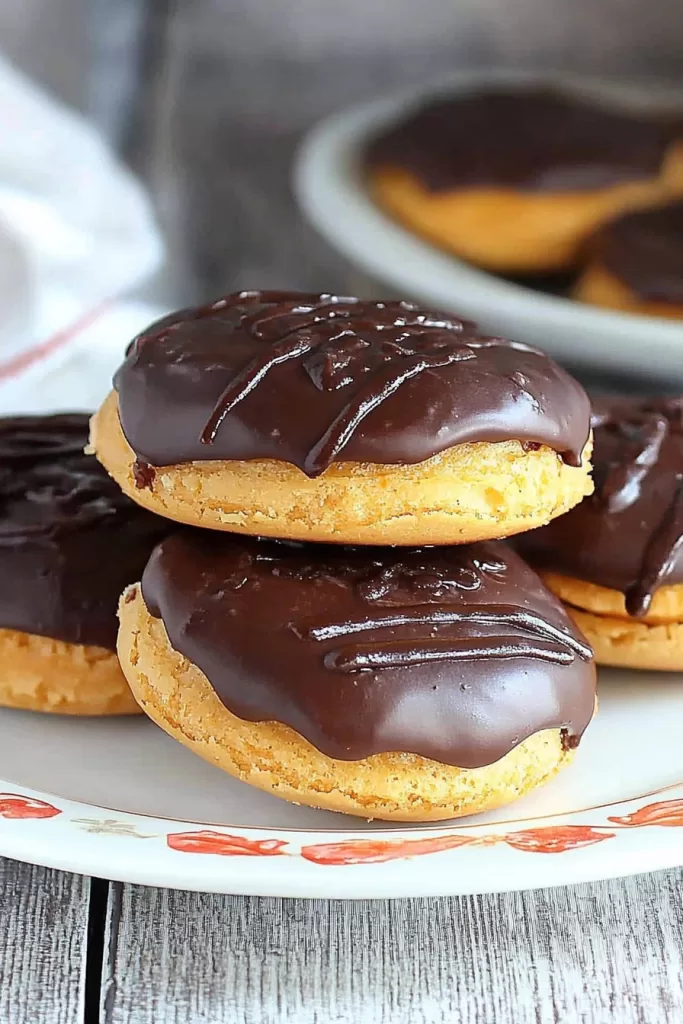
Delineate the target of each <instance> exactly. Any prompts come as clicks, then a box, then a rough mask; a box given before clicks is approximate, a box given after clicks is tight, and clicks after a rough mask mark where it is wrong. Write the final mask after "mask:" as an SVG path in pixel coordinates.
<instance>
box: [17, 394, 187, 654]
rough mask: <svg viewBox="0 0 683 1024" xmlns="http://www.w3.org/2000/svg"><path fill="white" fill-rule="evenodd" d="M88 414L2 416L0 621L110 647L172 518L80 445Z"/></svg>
mask: <svg viewBox="0 0 683 1024" xmlns="http://www.w3.org/2000/svg"><path fill="white" fill-rule="evenodd" d="M88 419H89V417H88V416H87V415H85V414H81V413H73V414H63V415H57V416H43V417H40V416H35V417H34V416H19V417H16V418H9V419H0V578H1V579H2V587H1V588H0V627H1V628H4V629H16V630H21V631H22V632H25V633H34V634H38V635H39V636H47V637H52V638H53V639H55V640H65V641H67V642H68V643H78V644H94V645H96V646H99V647H106V648H108V649H109V650H111V651H114V650H116V632H117V620H116V608H117V604H118V599H119V597H120V595H121V593H122V591H123V590H124V589H125V587H126V586H127V585H128V584H129V583H132V582H134V581H135V580H137V579H139V578H140V573H141V572H142V570H143V568H144V566H145V563H146V561H147V558H148V557H149V553H150V551H151V550H152V548H153V546H154V545H155V544H156V543H157V542H158V541H159V540H161V538H162V537H163V536H164V535H165V534H166V533H167V532H168V529H169V526H168V524H167V523H166V522H165V521H164V520H163V519H160V518H159V517H158V516H154V515H152V513H151V512H146V511H145V510H144V509H141V508H138V506H137V505H135V504H134V503H133V502H132V501H130V500H129V499H128V498H126V497H124V495H123V494H122V493H121V491H120V489H119V487H118V485H117V484H115V483H114V481H113V480H112V479H111V478H110V477H109V476H108V475H107V473H106V472H105V470H104V469H103V468H102V467H101V466H100V464H99V463H98V462H97V460H96V459H95V458H94V456H92V455H85V454H84V452H83V448H84V447H85V445H86V444H87V441H88Z"/></svg>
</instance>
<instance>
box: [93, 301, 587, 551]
mask: <svg viewBox="0 0 683 1024" xmlns="http://www.w3.org/2000/svg"><path fill="white" fill-rule="evenodd" d="M115 387H116V394H115V395H112V396H110V398H109V399H108V400H107V402H106V403H105V405H104V406H103V408H102V410H100V412H99V413H98V415H97V416H96V418H95V420H94V423H93V443H94V446H95V449H96V451H97V454H98V457H99V458H100V459H101V460H102V462H103V463H104V464H105V466H107V468H108V469H109V471H110V472H111V473H112V475H113V476H114V477H115V478H116V480H117V481H118V482H119V484H120V485H121V486H122V487H123V488H124V490H126V491H127V493H129V494H130V496H131V497H133V498H134V499H135V500H137V501H139V502H140V503H142V504H146V505H147V506H148V507H150V508H152V509H154V510H156V511H160V512H163V513H164V514H166V515H169V516H170V517H172V518H175V519H178V520H179V521H181V522H187V523H190V524H192V525H203V526H210V527H212V528H214V529H228V530H232V531H238V532H245V533H254V534H259V533H261V534H267V535H269V536H278V537H286V538H290V539H305V540H320V541H328V540H333V541H339V542H361V543H366V542H368V543H371V542H375V541H379V542H384V543H413V542H416V541H419V542H420V543H431V542H446V543H447V542H450V541H453V540H473V539H482V538H483V537H488V536H494V535H496V536H498V535H501V534H505V533H508V532H515V530H517V529H520V528H525V527H528V526H531V525H536V524H535V523H534V522H533V519H534V518H538V519H541V520H543V519H547V518H549V517H550V516H551V515H553V514H557V513H558V512H560V511H562V510H563V509H564V508H565V507H568V506H569V505H571V504H574V503H575V502H576V501H577V500H579V498H580V497H581V496H582V495H583V493H585V491H586V489H587V487H588V486H589V485H588V483H587V472H586V467H585V466H582V464H581V462H582V454H583V453H584V449H585V448H586V443H587V440H588V433H589V425H588V416H589V406H588V400H587V398H586V396H585V394H584V392H583V390H582V389H581V387H580V386H579V385H578V384H577V383H576V381H574V380H573V379H572V378H571V377H570V376H569V375H568V374H566V373H565V372H564V371H563V370H561V369H560V368H559V367H558V366H557V365H556V364H555V363H553V362H552V360H550V359H549V358H548V357H547V356H546V355H544V354H543V353H541V352H538V351H536V350H535V349H531V348H529V347H527V346H524V345H519V344H513V343H511V342H507V341H504V340H503V339H500V338H489V337H486V336H483V335H481V334H479V333H478V332H477V329H476V327H475V325H474V324H472V323H470V322H468V321H465V320H461V319H460V318H458V317H454V316H452V315H447V314H443V313H438V312H434V311H431V310H428V309H422V308H421V307H418V306H416V305H415V304H413V303H407V302H363V301H359V300H357V299H353V298H339V297H337V296H332V295H305V294H297V293H281V292H240V293H237V294H234V295H230V296H227V297H226V298H224V299H221V300H219V301H218V302H215V303H213V304H212V305H210V306H206V307H201V308H199V309H194V310H185V311H181V312H180V313H177V314H173V315H172V316H171V317H168V318H166V319H165V320H163V321H161V322H160V323H158V324H154V325H152V326H151V327H150V328H149V330H147V331H145V332H143V334H142V335H140V336H139V337H138V338H137V339H136V340H135V341H134V342H133V344H132V345H131V347H130V349H129V351H128V354H127V357H126V360H125V362H124V364H123V365H122V367H121V368H120V370H119V371H118V373H117V375H116V378H115ZM476 446H478V448H476ZM475 448H476V450H475ZM498 456H500V459H498ZM487 457H489V458H490V459H492V460H493V462H492V464H491V465H489V466H488V468H487V471H486V474H479V473H478V467H480V466H481V465H482V460H483V461H486V458H487ZM463 460H464V461H463ZM524 465H528V466H529V467H530V475H529V482H530V483H531V488H530V491H529V493H524V489H522V492H520V490H519V486H518V484H519V476H520V475H521V473H520V471H521V470H522V469H523V467H524ZM535 466H537V467H538V471H539V475H538V483H539V484H540V482H541V481H540V477H541V476H543V486H539V488H538V490H536V489H535V484H534V482H533V467H535ZM167 467H168V468H167ZM496 469H498V470H499V474H497V473H496V472H495V470H496ZM451 476H455V477H457V478H458V481H459V483H460V485H461V486H460V487H459V490H458V494H457V496H456V494H455V492H454V489H453V480H452V479H449V477H451ZM430 491H431V494H430ZM470 491H473V492H474V493H470ZM518 498H519V500H518ZM512 504H514V505H515V506H516V507H509V505H512ZM426 516H429V517H430V519H429V522H430V523H431V527H429V526H428V524H427V521H426V519H425V517H426ZM482 531H483V532H482Z"/></svg>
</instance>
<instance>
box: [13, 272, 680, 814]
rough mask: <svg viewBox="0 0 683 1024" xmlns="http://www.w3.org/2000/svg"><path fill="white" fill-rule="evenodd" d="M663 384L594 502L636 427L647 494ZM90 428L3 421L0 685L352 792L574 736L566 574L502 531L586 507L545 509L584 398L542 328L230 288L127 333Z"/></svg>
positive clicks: (577, 435) (265, 779)
mask: <svg viewBox="0 0 683 1024" xmlns="http://www.w3.org/2000/svg"><path fill="white" fill-rule="evenodd" d="M677 409H678V407H677V406H675V405H667V406H666V407H661V408H660V407H659V406H657V409H656V411H654V412H649V411H648V412H647V414H645V412H644V413H643V415H645V420H646V425H645V427H644V428H643V429H644V430H645V433H644V434H643V443H642V444H640V442H639V441H637V440H634V441H633V445H635V447H633V445H632V447H633V452H631V449H630V448H629V452H631V454H633V453H635V455H634V467H635V468H633V470H632V471H631V470H629V474H628V475H627V476H626V477H624V478H623V479H622V477H621V476H619V473H618V472H616V473H613V474H612V476H611V477H609V480H608V484H607V489H608V491H609V494H610V495H612V498H611V499H610V500H612V501H613V502H616V503H617V505H618V506H619V508H622V506H624V503H625V502H626V504H628V500H630V498H629V496H631V497H632V495H633V493H634V488H635V490H636V491H637V490H638V487H639V486H640V481H641V480H642V479H643V474H645V473H646V472H649V469H648V467H650V468H651V467H652V465H653V464H654V462H656V461H657V459H658V458H660V456H661V458H662V459H663V460H664V461H663V463H662V467H663V472H664V473H665V478H666V482H665V484H664V483H662V486H661V487H660V486H659V484H658V488H657V490H656V496H655V498H653V501H655V502H658V501H659V498H660V491H661V497H662V499H663V500H668V498H667V495H668V494H669V490H670V489H671V487H670V484H671V481H672V480H673V477H671V473H670V471H671V467H672V465H673V461H675V459H674V456H673V455H671V451H672V450H673V449H671V448H670V445H671V444H673V443H674V441H673V440H672V438H673V437H674V434H673V433H672V432H671V430H669V428H668V427H667V426H666V424H668V423H670V422H672V421H673V419H675V417H676V416H677V415H679V414H678V412H677ZM667 417H668V418H667ZM679 418H680V417H679ZM665 421H666V422H665ZM610 422H611V421H610ZM596 423H597V421H596ZM662 424H664V425H662ZM597 429H598V433H599V435H600V436H601V432H602V431H603V429H604V430H607V429H611V428H608V426H606V425H605V424H603V421H602V420H601V421H600V422H599V424H598V426H597ZM629 429H630V428H629ZM667 430H669V432H668V433H667ZM90 436H91V450H90V453H89V454H85V453H84V451H83V449H84V447H85V446H86V444H87V437H88V417H87V416H85V415H83V414H78V415H75V414H74V415H71V414H69V415H59V416H45V417H38V418H35V417H19V418H14V419H9V420H4V421H1V422H0V495H1V496H2V515H1V516H0V569H1V570H2V573H3V578H4V583H5V586H4V589H3V593H2V597H1V598H0V626H1V627H2V628H0V650H1V651H2V654H3V673H2V680H1V681H0V704H2V705H5V706H8V707H15V708H24V709H32V710H39V711H49V712H57V713H64V714H83V715H106V714H123V713H132V712H134V711H139V709H140V708H142V710H143V711H145V712H146V713H147V714H148V715H149V716H150V717H151V718H152V719H153V720H154V721H156V722H157V723H158V724H159V725H160V726H161V727H162V728H163V729H165V730H166V731H167V732H168V733H170V734H171V735H172V736H174V737H175V738H176V739H178V740H179V741H180V742H181V743H184V744H185V745H186V746H188V747H190V748H191V749H193V750H195V751H196V752H197V753H198V754H200V755H201V756H203V757H205V758H207V759H208V760H210V761H211V762H213V763H214V764H216V765H218V766H219V767H221V768H223V769H225V770H226V771H227V772H229V773H231V774H232V775H235V776H237V777H239V778H240V779H243V780H244V781H246V782H249V783H251V784H253V785H256V786H259V787H260V788H262V789H265V790H268V791H271V792H273V793H275V794H277V795H279V796H282V797H285V798H286V799H289V800H293V801H296V802H298V803H304V804H310V805H313V806H316V807H326V808H331V809H335V810H340V811H345V812H347V813H351V814H357V815H362V816H364V817H368V818H371V817H380V818H387V819H391V818H394V819H397V820H429V819H440V818H449V817H453V816H456V815H461V814H466V813H471V812H474V811H480V810H484V809H486V808H491V807H495V806H497V805H500V804H503V803H505V802H507V801H510V800H513V799H515V798H516V797H518V796H520V795H522V794H523V793H525V792H527V791H529V790H531V789H532V788H534V787H535V786H538V785H540V784H541V783H543V782H544V781H545V780H547V779H548V778H550V777H551V776H552V775H553V774H554V773H555V772H556V771H557V770H558V769H559V768H560V767H561V766H563V765H564V764H566V763H567V762H568V761H569V760H570V759H571V757H572V756H573V751H574V749H575V748H576V746H577V744H578V742H579V740H580V737H581V735H582V733H583V731H584V730H585V728H586V727H587V725H588V724H589V722H590V720H591V718H592V715H593V711H594V703H595V670H594V666H593V661H592V652H591V649H590V647H589V646H588V644H587V643H586V641H585V640H584V638H583V636H582V634H581V633H580V632H579V631H578V629H577V627H576V626H575V624H574V622H573V621H572V618H571V617H570V615H568V614H567V611H566V610H565V608H564V606H563V604H562V603H561V600H560V599H559V598H562V599H564V600H567V599H569V601H570V603H573V604H576V603H577V602H578V601H579V598H575V596H573V595H574V592H575V591H576V588H577V586H579V584H577V583H576V582H575V583H574V590H573V591H572V593H571V594H570V593H569V591H568V590H567V588H568V587H569V588H570V589H571V584H572V580H571V579H569V580H568V579H567V577H566V576H559V575H558V573H557V572H554V573H551V574H550V575H548V583H549V585H550V587H551V588H553V589H554V590H556V592H557V594H558V595H559V598H558V597H557V596H555V595H554V594H553V593H552V592H551V590H550V589H548V588H547V587H546V585H545V584H544V582H542V580H541V578H540V577H539V576H538V575H537V574H536V572H535V571H534V569H532V568H529V566H528V565H527V564H526V563H525V562H524V561H522V559H521V557H520V555H519V554H518V553H516V552H515V551H514V550H513V548H512V546H511V545H510V544H505V543H503V542H502V540H501V538H506V537H511V536H513V535H517V536H519V535H521V534H522V532H523V531H530V530H533V531H534V532H533V533H524V536H525V537H527V536H528V537H529V538H531V540H530V541H529V552H530V557H532V556H533V552H534V551H535V550H536V549H538V550H545V549H544V545H545V547H546V548H547V547H548V545H550V546H551V547H552V545H553V544H554V543H555V542H554V541H553V540H552V537H553V534H552V533H545V532H544V531H552V530H554V529H555V526H556V525H557V528H558V529H561V527H560V525H559V523H560V522H561V523H566V524H571V522H572V521H573V520H572V517H573V516H581V515H586V516H589V517H590V516H591V515H592V512H591V509H592V506H591V505H590V504H588V505H586V504H585V503H584V504H583V505H581V507H580V509H579V510H578V511H569V510H570V509H572V507H573V506H576V505H577V504H578V503H579V502H580V501H581V499H582V498H583V497H584V496H585V495H587V494H589V493H590V492H591V489H592V484H591V481H590V477H589V464H588V454H589V447H590V443H591V440H590V422H589V404H588V400H587V398H586V395H585V394H584V392H583V391H582V389H581V388H580V386H579V385H578V384H577V383H576V381H574V380H573V379H572V378H571V377H570V376H568V375H567V374H566V373H565V372H564V371H562V370H561V369H560V368H559V367H558V366H556V365H555V364H554V363H553V362H552V361H551V360H550V359H549V358H548V357H547V356H545V355H543V354H542V353H541V352H537V351H535V350H533V349H530V348H527V347H526V346H523V345H517V344H513V343H510V342H506V341H503V340H501V339H499V338H488V337H483V336H481V335H480V334H479V333H478V332H477V330H476V327H475V325H474V324H471V323H468V322H466V321H462V320H460V319H458V318H456V317H452V316H448V315H444V314H441V313H435V312H432V311H430V310H427V309H420V308H418V307H417V306H415V305H413V304H411V303H406V302H361V301H358V300H356V299H350V298H338V297H335V296H331V295H299V294H281V293H265V292H242V293H240V294H238V295H232V296H228V297H227V298H225V299H222V300H220V301H219V302H216V303H214V304H213V305H211V306H208V307H205V308H202V309H196V310H190V311H184V312H181V313H178V314H175V315H173V316H171V317H168V318H167V319H165V320H163V321H162V322H160V323H157V324H154V325H153V326H152V327H151V328H150V329H149V330H148V331H146V332H145V333H144V334H143V335H141V336H140V337H138V338H137V339H136V340H135V341H134V343H133V344H132V345H131V347H130V348H129V350H128V353H127V356H126V359H125V361H124V363H123V366H122V367H121V368H120V370H119V371H118V373H117V375H116V379H115V391H114V392H113V393H112V394H111V395H110V396H109V398H107V400H106V401H105V402H104V404H103V406H102V408H101V409H100V410H99V412H98V413H97V414H96V415H95V416H94V418H93V419H92V422H91V435H90ZM610 436H611V435H610ZM630 436H631V435H630V434H629V437H630ZM638 436H640V435H638ZM675 437H676V438H678V437H679V434H678V433H676V434H675ZM600 443H601V445H602V441H601V442H600ZM620 443H621V442H620ZM675 443H678V442H677V441H676V442H675ZM93 452H94V453H95V454H93ZM95 456H96V457H95ZM98 460H99V461H98ZM672 460H673V461H672ZM109 474H111V475H109ZM666 474H668V475H666ZM617 478H618V479H617ZM657 479H658V480H659V479H660V478H659V477H658V478H657ZM676 479H680V477H678V478H676ZM661 480H662V481H663V480H664V477H662V478H661ZM610 481H611V482H610ZM665 491H666V494H665V493H664V492H665ZM592 500H593V499H589V501H592ZM648 507H649V506H648ZM652 507H653V508H654V504H653V506H652ZM563 513H568V515H566V516H564V517H563V518H562V519H561V520H560V521H558V520H557V518H556V517H558V516H562V514H563ZM638 515H639V513H637V514H636V513H635V512H634V516H635V518H636V519H637V518H638ZM551 520H552V521H553V522H552V524H551V525H547V524H549V523H550V521H551ZM634 521H635V519H634ZM568 528H569V525H568ZM667 529H668V527H667ZM671 529H672V530H675V529H678V526H677V525H676V524H674V525H673V526H672V527H671ZM665 532H666V531H665ZM669 535H670V533H666V536H667V537H668V536H669ZM643 536H644V535H643ZM658 536H659V535H658ZM544 537H546V538H548V540H547V541H544V540H543V538H544ZM661 537H664V534H662V535H661ZM661 537H660V540H658V541H657V544H659V547H658V548H657V550H658V551H659V550H660V548H661V546H662V544H663V543H664V541H663V540H661ZM641 540H642V538H641ZM563 543H564V542H563V541H560V542H559V544H560V547H562V546H563ZM639 543H640V541H639ZM641 546H642V544H641ZM638 550H639V551H640V548H639V549H638ZM662 550H664V549H663V548H662ZM602 554H604V558H605V559H607V560H608V561H609V560H610V559H611V558H612V557H613V552H612V551H611V549H610V550H609V551H608V550H607V546H605V550H604V552H602ZM534 557H535V556H534ZM657 557H659V556H657ZM634 558H636V552H635V548H634ZM648 559H649V561H648V562H647V564H648V565H651V566H655V565H659V562H658V561H657V559H656V558H655V556H654V554H653V555H652V557H650V556H648ZM540 561H541V562H543V565H542V568H544V569H547V568H548V565H546V564H545V561H547V560H544V559H540ZM660 561H661V559H660ZM667 564H668V563H667ZM554 568H555V569H557V570H558V572H567V573H568V574H569V576H570V577H571V576H572V575H576V576H580V575H581V573H580V572H576V573H573V571H572V567H571V566H561V565H558V566H555V567H554ZM629 571H630V570H629ZM653 571H654V570H653ZM667 572H668V569H662V570H661V572H660V573H659V576H658V577H657V578H658V579H659V578H660V577H661V578H662V579H664V578H666V573H667ZM627 574H628V573H627ZM594 576H595V574H594ZM589 578H591V577H589ZM610 579H612V577H611V576H610V577H609V579H607V576H606V577H605V581H606V582H607V585H608V586H610V585H612V584H611V583H610V582H609V580H610ZM620 579H621V577H619V579H617V577H616V576H614V578H613V584H614V585H616V586H618V585H619V580H620ZM601 581H602V580H601V579H595V582H597V583H600V582H601ZM615 581H616V582H615ZM653 586H654V584H653ZM584 589H585V588H584ZM641 589H642V588H641ZM594 590H595V588H594ZM122 592H123V597H121V600H120V603H119V597H120V595H121V594H122ZM582 593H583V591H582ZM604 593H606V594H607V596H608V597H609V595H610V593H611V592H609V591H605V592H604ZM604 593H603V592H602V591H600V594H599V595H598V596H599V597H600V600H603V598H604ZM629 593H630V591H629ZM638 593H640V591H639V592H638ZM648 593H649V591H648ZM592 595H593V591H590V594H589V597H590V600H592ZM605 599H606V598H605ZM581 600H583V602H584V603H583V604H582V605H581V607H582V608H584V609H587V612H586V614H585V615H583V618H582V617H581V615H580V614H579V613H578V611H577V609H576V608H572V609H570V611H571V615H572V616H574V618H576V619H578V621H579V622H580V625H581V626H584V627H585V629H586V631H587V632H588V633H589V635H590V636H591V638H593V635H594V633H596V631H595V629H594V628H593V626H594V624H593V621H592V619H591V618H590V614H591V610H593V604H591V603H590V601H589V599H588V597H586V598H585V599H584V598H581ZM633 600H636V598H633ZM638 600H639V601H640V600H641V598H638ZM628 601H631V597H628V598H627V603H628ZM641 603H642V602H641ZM117 605H118V606H119V615H120V628H118V641H117V620H116V608H117ZM601 607H602V606H600V608H601ZM638 607H640V604H639V606H638ZM667 607H668V605H667ZM600 608H598V609H597V610H598V613H600V614H601V612H600ZM652 614H654V615H657V616H660V617H661V616H662V615H663V614H666V609H665V608H664V605H661V606H660V603H659V602H658V600H655V601H654V602H653V604H652ZM584 619H585V621H584ZM658 621H659V620H658ZM601 636H602V634H600V635H597V634H596V643H597V644H599V643H600V642H601ZM117 642H118V658H117V654H116V647H117Z"/></svg>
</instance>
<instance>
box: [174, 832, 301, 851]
mask: <svg viewBox="0 0 683 1024" xmlns="http://www.w3.org/2000/svg"><path fill="white" fill-rule="evenodd" d="M166 842H167V845H168V846H169V847H170V848H171V849H172V850H179V851H180V852H181V853H214V854H217V855H218V856H219V857H277V856H278V855H279V854H283V853H284V850H283V847H284V846H286V845H287V843H285V842H283V841H282V840H281V839H244V838H242V836H229V835H226V834H225V833H224V832H213V831H211V830H210V829H206V830H205V831H203V832H172V833H170V835H167V836H166Z"/></svg>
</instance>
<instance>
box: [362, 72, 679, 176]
mask: <svg viewBox="0 0 683 1024" xmlns="http://www.w3.org/2000/svg"><path fill="white" fill-rule="evenodd" d="M679 127H680V126H679ZM676 134H677V131H676V126H675V124H674V122H673V119H672V118H670V117H663V116H654V115H652V116H645V115H642V114H636V113H629V112H625V111H622V110H616V109H609V108H606V107H601V106H596V105H594V104H592V103H589V102H588V101H585V100H581V99H579V98H577V97H572V96H569V95H562V94H561V93H557V92H553V91H551V90H548V89H530V90H518V91H507V92H502V91H499V90H496V89H492V90H490V91H486V92H478V93H473V94H469V95H462V96H450V97H449V96H446V97H437V98H434V99H432V100H430V101H429V102H427V103H426V104H425V105H424V106H422V107H419V108H418V109H417V110H415V111H414V112H412V113H409V114H408V115H407V116H406V117H404V118H403V119H402V120H400V121H399V122H398V123H397V124H395V125H393V126H391V127H390V128H389V129H388V130H387V131H386V132H384V133H383V134H382V135H380V136H379V137H378V138H376V139H375V140H374V141H373V142H372V143H371V144H370V146H369V147H368V150H367V153H366V164H367V166H368V167H370V168H373V167H400V168H403V169H404V170H406V171H409V172H410V173H411V174H413V175H414V176H415V177H416V178H417V179H418V180H419V181H420V183H421V184H422V185H423V186H424V187H425V188H427V189H429V190H430V191H432V192H447V191H450V190H452V189H456V188H472V187H477V186H492V187H495V186H500V187H503V188H515V189H522V190H525V191H526V190H528V191H530V192H575V191H584V190H588V189H596V188H605V187H608V186H610V185H618V184H619V183H621V182H625V181H637V180H639V179H642V178H652V177H656V176H657V175H658V173H659V170H660V168H661V165H662V161H663V158H664V155H665V153H666V150H667V148H668V147H669V145H670V144H671V142H672V141H673V139H674V138H675V137H676Z"/></svg>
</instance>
